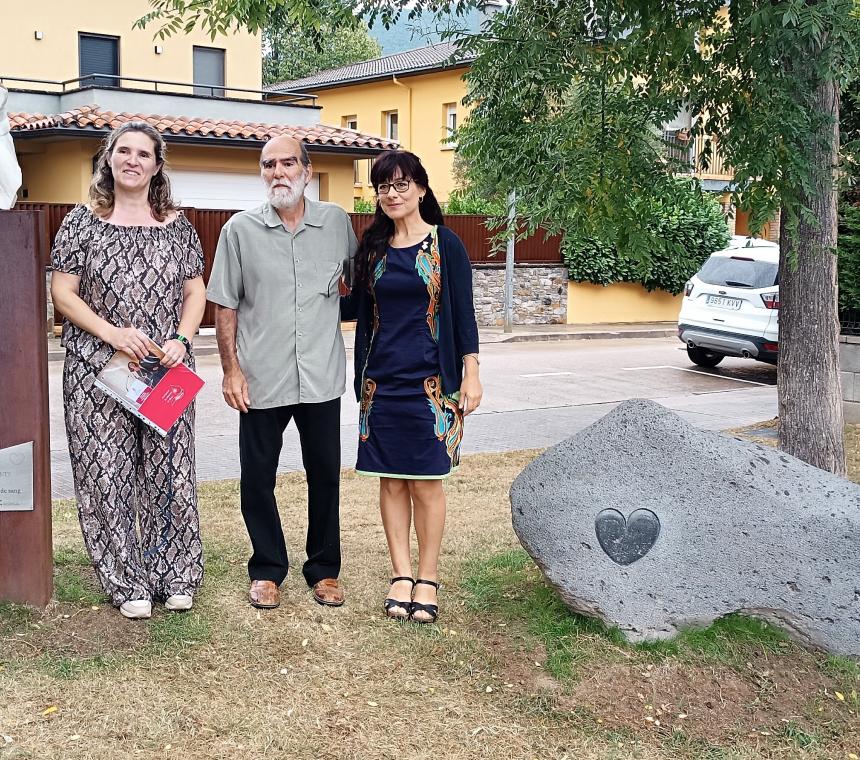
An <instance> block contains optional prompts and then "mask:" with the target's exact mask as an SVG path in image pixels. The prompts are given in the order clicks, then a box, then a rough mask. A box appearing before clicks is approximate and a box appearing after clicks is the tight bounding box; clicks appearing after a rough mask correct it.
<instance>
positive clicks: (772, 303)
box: [761, 293, 779, 309]
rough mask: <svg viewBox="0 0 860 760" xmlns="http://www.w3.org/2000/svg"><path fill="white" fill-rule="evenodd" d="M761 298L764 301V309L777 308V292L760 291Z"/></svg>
mask: <svg viewBox="0 0 860 760" xmlns="http://www.w3.org/2000/svg"><path fill="white" fill-rule="evenodd" d="M761 300H762V301H764V307H765V308H766V309H778V308H779V293H762V294H761Z"/></svg>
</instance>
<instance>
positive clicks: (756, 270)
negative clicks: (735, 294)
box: [699, 254, 779, 288]
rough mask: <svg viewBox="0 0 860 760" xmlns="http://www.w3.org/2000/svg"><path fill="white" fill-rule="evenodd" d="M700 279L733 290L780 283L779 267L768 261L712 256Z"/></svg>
mask: <svg viewBox="0 0 860 760" xmlns="http://www.w3.org/2000/svg"><path fill="white" fill-rule="evenodd" d="M742 255H743V254H739V256H742ZM699 279H700V280H701V281H702V282H706V283H708V284H709V285H725V286H727V287H731V288H770V287H773V286H774V285H777V284H778V283H779V266H778V265H777V264H774V263H770V262H768V261H752V260H750V259H745V258H727V257H726V256H711V258H709V259H708V260H707V261H706V262H705V265H704V266H703V267H702V269H701V271H700V272H699Z"/></svg>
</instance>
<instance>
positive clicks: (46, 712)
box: [42, 705, 58, 715]
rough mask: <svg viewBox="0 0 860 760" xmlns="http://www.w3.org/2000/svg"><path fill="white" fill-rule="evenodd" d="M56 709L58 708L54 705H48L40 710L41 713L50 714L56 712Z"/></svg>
mask: <svg viewBox="0 0 860 760" xmlns="http://www.w3.org/2000/svg"><path fill="white" fill-rule="evenodd" d="M57 709H58V708H57V706H56V705H51V706H50V707H46V708H45V709H44V710H42V715H50V714H51V713H55V712H57Z"/></svg>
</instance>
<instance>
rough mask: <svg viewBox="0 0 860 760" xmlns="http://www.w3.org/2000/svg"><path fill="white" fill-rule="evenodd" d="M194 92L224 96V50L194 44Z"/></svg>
mask: <svg viewBox="0 0 860 760" xmlns="http://www.w3.org/2000/svg"><path fill="white" fill-rule="evenodd" d="M194 94H195V95H205V96H208V97H213V98H223V97H224V51H223V50H221V49H220V48H209V47H200V46H199V45H195V46H194Z"/></svg>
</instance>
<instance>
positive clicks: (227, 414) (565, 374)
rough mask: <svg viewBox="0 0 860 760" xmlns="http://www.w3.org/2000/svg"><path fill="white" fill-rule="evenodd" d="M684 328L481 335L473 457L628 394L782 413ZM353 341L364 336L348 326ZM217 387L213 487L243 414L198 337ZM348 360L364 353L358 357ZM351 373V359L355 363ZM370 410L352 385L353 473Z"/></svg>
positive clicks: (54, 359)
mask: <svg viewBox="0 0 860 760" xmlns="http://www.w3.org/2000/svg"><path fill="white" fill-rule="evenodd" d="M674 336H675V326H674V325H673V324H667V323H657V324H649V325H634V326H629V327H628V326H618V325H592V326H589V327H587V328H583V327H578V326H571V325H546V326H528V327H521V326H517V327H516V328H515V330H514V332H513V333H512V334H506V333H504V332H503V330H502V329H501V328H484V329H482V330H481V380H482V382H483V385H484V401H483V403H482V405H481V407H480V408H479V409H478V411H477V412H475V413H474V414H472V415H470V416H469V417H467V419H466V429H465V437H464V441H463V449H462V450H463V453H464V454H466V455H468V454H472V453H477V452H503V451H511V450H517V449H531V448H542V447H545V446H549V445H552V444H554V443H557V442H559V441H561V440H563V439H564V438H566V437H568V436H570V435H572V434H574V433H575V432H577V431H578V430H581V429H583V428H584V427H586V426H588V425H590V424H591V423H593V422H595V421H596V420H598V419H599V418H600V417H602V416H603V415H604V414H606V413H607V412H609V411H610V410H611V409H612V408H613V407H614V406H615V405H616V404H618V403H619V402H621V401H623V400H625V399H628V398H650V399H653V400H655V401H658V402H659V403H661V404H663V405H664V406H666V407H668V408H670V409H672V410H674V411H676V412H677V413H678V414H679V415H680V416H682V417H683V418H685V419H687V420H688V421H690V422H692V423H693V424H695V425H698V426H700V427H702V428H705V429H710V430H723V429H727V428H733V427H739V426H742V425H747V424H751V423H754V422H758V421H762V420H767V419H770V418H772V417H774V416H776V370H775V368H773V367H770V366H768V365H764V364H759V363H757V362H753V361H750V360H743V359H725V360H724V361H723V363H722V364H720V365H719V366H718V367H716V368H715V369H713V370H706V369H701V368H699V367H696V366H694V365H693V364H691V362H690V361H689V359H688V358H687V355H686V352H685V351H684V348H683V346H682V344H681V343H680V341H678V339H677V337H674ZM344 338H345V343H346V345H347V346H351V345H352V336H351V335H350V334H349V331H348V330H345V335H344ZM195 351H196V354H197V357H198V360H197V369H198V373H199V374H200V375H201V376H202V377H203V378H204V380H205V381H206V385H205V386H204V388H203V390H202V391H201V393H200V395H199V396H198V400H197V425H196V431H197V437H196V445H197V474H198V478H199V479H200V480H202V481H206V480H222V479H226V478H236V477H238V475H239V458H238V413H237V412H235V411H233V410H232V409H230V408H229V407H227V405H226V404H225V403H224V401H223V399H222V396H221V368H220V363H219V361H218V356H217V347H216V346H215V340H214V336H212V335H205V334H204V335H200V336H198V337H197V338H196V340H195ZM48 354H49V359H50V361H49V388H50V390H49V393H50V404H51V466H52V490H53V494H54V497H55V498H69V497H72V496H73V495H74V491H73V486H72V478H71V470H70V467H69V455H68V449H67V446H66V436H65V430H64V427H63V414H62V393H61V375H62V356H63V352H62V349H61V348H60V347H59V344H58V342H57V341H49V347H48ZM347 354H348V359H351V358H352V352H351V350H350V349H348V350H347ZM347 365H348V367H350V369H351V361H348V362H347ZM357 423H358V407H357V404H356V403H355V400H354V397H353V394H352V376H351V373H350V374H349V376H348V377H347V393H346V394H345V395H344V397H343V405H342V416H341V450H342V462H343V465H344V467H351V466H352V465H353V464H354V462H355V454H356V445H357V444H356V441H357ZM298 469H301V451H300V448H299V441H298V434H297V433H296V431H295V428H294V426H290V427H289V428H288V430H287V432H286V434H285V435H284V448H283V451H282V454H281V459H280V465H279V471H281V472H287V471H292V470H298Z"/></svg>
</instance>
